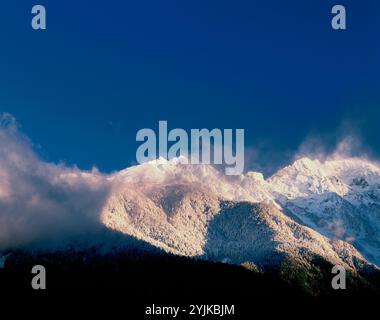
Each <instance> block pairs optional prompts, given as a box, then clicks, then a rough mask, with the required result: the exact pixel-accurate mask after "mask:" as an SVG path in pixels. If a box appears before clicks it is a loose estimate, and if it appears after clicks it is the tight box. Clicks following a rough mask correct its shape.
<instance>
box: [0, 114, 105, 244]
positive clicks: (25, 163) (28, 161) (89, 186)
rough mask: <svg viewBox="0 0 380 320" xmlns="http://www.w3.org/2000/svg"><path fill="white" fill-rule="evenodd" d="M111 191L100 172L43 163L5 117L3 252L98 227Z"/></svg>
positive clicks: (1, 132)
mask: <svg viewBox="0 0 380 320" xmlns="http://www.w3.org/2000/svg"><path fill="white" fill-rule="evenodd" d="M109 190H110V184H109V182H108V179H107V177H106V176H104V175H101V174H99V173H98V172H97V171H96V170H93V171H91V172H84V171H81V170H79V169H77V168H68V167H66V166H64V165H63V164H50V163H46V162H43V161H41V160H40V159H39V158H38V156H37V155H36V154H35V152H34V151H33V149H32V146H31V143H30V141H29V140H28V139H27V137H25V136H24V135H23V134H22V133H20V131H19V129H18V124H17V122H16V120H15V119H14V118H13V117H12V116H11V115H9V114H2V115H1V116H0V250H1V249H6V248H9V247H15V246H19V245H24V244H28V243H30V242H32V241H38V240H40V239H41V240H44V241H50V242H54V241H59V240H61V239H62V237H70V236H74V235H76V234H77V233H84V232H87V231H91V230H93V229H94V228H96V227H97V226H98V225H99V222H98V221H99V214H100V210H101V208H102V206H103V203H104V201H105V199H106V197H107V194H108V192H109Z"/></svg>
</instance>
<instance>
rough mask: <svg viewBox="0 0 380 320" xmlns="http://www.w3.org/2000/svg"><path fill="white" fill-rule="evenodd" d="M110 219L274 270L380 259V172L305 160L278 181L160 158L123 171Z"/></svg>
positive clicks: (201, 253) (180, 250) (153, 236)
mask: <svg viewBox="0 0 380 320" xmlns="http://www.w3.org/2000/svg"><path fill="white" fill-rule="evenodd" d="M111 179H112V180H113V182H114V188H113V190H112V192H111V194H110V196H109V198H108V200H107V202H106V205H105V206H104V208H103V211H102V214H101V220H102V222H103V223H104V224H105V225H106V226H108V227H110V228H112V229H114V230H117V231H121V232H123V233H125V234H128V235H132V236H134V237H136V238H138V239H141V240H144V241H146V242H148V243H150V244H152V245H154V246H156V247H159V248H161V249H164V250H165V251H167V252H171V253H174V254H179V255H185V256H192V257H200V258H203V259H210V260H216V261H225V262H231V263H234V264H247V263H248V264H252V265H254V266H255V268H256V267H258V268H259V269H263V270H264V269H268V268H271V267H273V266H274V265H276V263H282V262H283V261H284V260H286V259H288V258H291V259H293V260H297V261H299V262H300V263H301V264H306V265H307V264H310V263H311V261H313V259H315V257H322V258H323V259H325V260H326V261H328V262H330V263H332V264H341V265H344V266H346V267H347V268H348V269H350V270H353V271H355V270H360V269H361V268H362V267H363V266H365V265H367V264H368V262H367V260H368V261H370V262H373V263H376V264H380V236H379V234H380V233H379V231H380V169H379V167H378V166H377V165H376V164H373V163H370V162H369V161H366V160H362V159H346V160H331V161H325V162H320V161H318V160H311V159H308V158H303V159H300V160H298V161H296V162H294V163H293V164H292V165H290V166H288V167H286V168H284V169H282V170H280V171H278V172H277V173H276V174H274V175H273V176H272V177H270V178H269V179H264V177H263V175H262V174H260V173H256V172H249V173H247V174H245V175H241V176H238V177H227V176H225V175H223V174H221V173H220V172H219V171H218V170H216V169H215V168H213V167H212V166H208V165H185V164H183V161H182V159H181V158H176V159H173V160H170V161H167V160H165V159H162V158H161V159H158V160H155V161H151V162H148V163H145V164H142V165H139V166H135V167H131V168H128V169H126V170H123V171H121V172H119V173H116V174H115V175H113V176H112V178H111Z"/></svg>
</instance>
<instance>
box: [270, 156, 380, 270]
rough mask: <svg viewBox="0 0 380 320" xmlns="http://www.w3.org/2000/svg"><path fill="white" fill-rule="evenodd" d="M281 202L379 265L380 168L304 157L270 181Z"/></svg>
mask: <svg viewBox="0 0 380 320" xmlns="http://www.w3.org/2000/svg"><path fill="white" fill-rule="evenodd" d="M268 183H269V184H270V186H271V190H272V194H273V196H274V197H275V198H276V200H277V202H278V203H279V204H281V206H282V207H283V208H284V209H286V210H287V211H288V212H290V213H291V214H293V215H295V216H296V217H298V218H299V219H300V220H301V221H302V223H304V224H305V225H308V226H310V227H312V228H314V229H315V230H317V231H319V232H321V233H322V234H324V235H326V236H328V237H330V238H333V239H342V240H345V241H348V242H350V243H353V244H354V245H355V246H356V248H357V249H359V250H360V251H361V252H362V254H364V255H365V256H366V257H367V258H368V259H369V260H371V261H373V262H376V263H378V264H379V263H380V169H379V167H378V166H376V165H374V164H372V163H370V162H368V161H365V160H361V159H346V160H333V161H326V162H324V163H321V162H319V161H318V160H314V161H313V160H310V159H308V158H303V159H300V160H298V161H296V162H295V163H294V164H293V165H291V166H288V167H286V168H284V169H282V170H280V171H279V172H277V173H276V174H274V175H273V176H272V177H271V178H269V179H268Z"/></svg>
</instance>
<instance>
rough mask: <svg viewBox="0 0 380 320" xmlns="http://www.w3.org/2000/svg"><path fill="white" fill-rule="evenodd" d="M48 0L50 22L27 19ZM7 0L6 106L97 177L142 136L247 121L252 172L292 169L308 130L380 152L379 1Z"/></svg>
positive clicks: (39, 137) (3, 17)
mask: <svg viewBox="0 0 380 320" xmlns="http://www.w3.org/2000/svg"><path fill="white" fill-rule="evenodd" d="M34 4H43V5H45V6H46V10H47V30H45V31H34V30H33V29H32V28H31V27H30V20H31V13H30V11H31V8H32V6H33V5H34ZM334 4H337V2H336V1H327V0H326V1H323V0H310V1H301V0H299V1H295V0H288V1H283V0H273V1H269V3H268V1H263V0H261V1H254V0H250V1H223V0H218V1H206V0H203V1H198V0H191V1H190V0H184V1H178V0H177V1H175V0H162V1H153V0H152V1H146V0H140V1H122V0H119V1H117V0H109V1H107V2H105V1H83V0H82V1H74V0H54V1H53V0H50V1H37V2H36V0H35V1H29V0H24V1H22V2H21V3H20V1H11V0H4V1H2V4H1V8H0V40H1V42H0V43H1V44H0V46H1V47H0V111H6V112H9V113H11V114H13V115H14V116H15V117H16V119H17V120H18V121H19V123H20V124H21V125H22V130H23V132H24V133H25V134H26V135H27V136H29V137H30V139H31V140H32V141H33V142H34V143H35V145H36V148H37V149H38V153H39V154H40V155H41V157H42V158H43V159H45V160H46V161H54V162H58V161H64V162H66V163H68V164H70V165H73V164H76V165H78V166H79V167H80V168H82V169H89V168H91V167H92V166H93V165H95V166H97V167H99V168H100V169H101V170H102V171H106V172H109V171H113V170H119V169H121V168H124V167H127V166H129V165H130V164H131V163H133V162H134V160H135V152H136V148H137V146H138V144H137V143H136V141H135V135H136V132H137V131H138V130H139V129H141V128H157V126H158V121H159V120H167V121H168V125H169V129H170V128H175V127H180V128H184V129H187V130H189V129H190V128H203V127H205V128H209V129H212V128H214V127H216V128H244V129H245V135H246V147H247V148H249V149H250V150H253V152H254V153H255V152H257V154H256V155H255V156H254V159H255V160H254V161H257V163H254V161H253V162H252V163H250V164H248V165H247V166H248V167H249V168H253V169H254V168H256V167H264V170H265V167H267V170H268V171H270V169H268V168H269V167H271V168H272V167H273V166H278V165H282V164H284V163H286V162H287V161H289V159H290V158H291V155H292V154H294V152H296V151H297V149H298V147H299V145H300V144H301V143H302V142H303V141H304V139H305V138H306V137H307V136H309V135H315V136H318V137H320V138H321V139H322V141H323V142H324V143H325V144H326V146H327V147H331V148H333V146H334V143H335V142H336V140H337V139H339V138H340V136H341V135H343V134H345V133H346V131H351V130H354V131H356V132H358V133H359V134H360V135H361V136H362V139H363V141H364V143H365V144H366V145H368V146H369V147H370V148H371V149H372V151H373V153H374V155H379V154H380V126H379V125H378V122H379V120H380V90H379V88H380V76H379V75H380V32H379V30H380V19H379V17H380V4H379V2H378V1H375V0H363V1H360V2H359V1H339V4H343V5H345V6H346V9H347V27H348V29H347V30H346V31H334V30H332V28H331V25H330V20H331V17H332V15H331V13H330V12H331V8H332V6H333V5H334Z"/></svg>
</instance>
